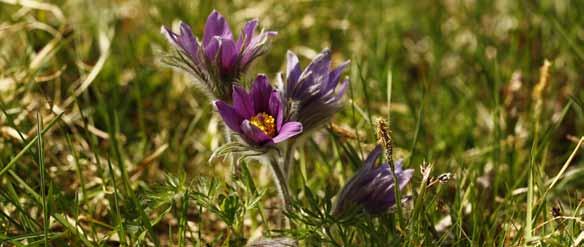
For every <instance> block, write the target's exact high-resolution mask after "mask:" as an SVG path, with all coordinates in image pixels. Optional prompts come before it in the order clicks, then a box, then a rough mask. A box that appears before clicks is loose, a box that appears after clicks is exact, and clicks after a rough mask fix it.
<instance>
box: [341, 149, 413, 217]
mask: <svg viewBox="0 0 584 247" xmlns="http://www.w3.org/2000/svg"><path fill="white" fill-rule="evenodd" d="M381 151H382V149H381V146H379V145H378V146H377V147H375V149H374V150H373V151H372V152H371V154H369V156H368V157H367V159H366V160H365V164H364V166H363V167H362V168H361V169H360V170H359V171H358V172H357V174H355V175H354V176H353V177H352V178H351V180H349V182H347V184H346V185H345V186H344V187H343V189H342V190H341V193H340V194H339V197H338V199H337V203H336V205H335V209H334V211H333V214H334V215H343V214H344V213H346V212H348V211H350V210H352V209H354V207H362V208H363V209H365V211H366V212H368V213H370V214H380V213H383V212H386V211H387V210H389V209H390V208H391V207H393V206H394V205H395V203H396V198H395V190H394V186H395V182H394V181H393V174H392V172H391V168H390V167H389V165H388V164H382V165H381V166H379V167H375V165H374V164H375V161H376V160H377V158H378V157H379V155H380V154H381ZM395 173H396V175H397V176H396V177H397V180H398V184H399V189H400V190H402V189H403V188H404V187H405V186H406V185H407V184H408V182H409V181H410V179H411V178H412V175H413V173H414V170H413V169H407V170H403V169H402V160H398V161H397V162H396V165H395Z"/></svg>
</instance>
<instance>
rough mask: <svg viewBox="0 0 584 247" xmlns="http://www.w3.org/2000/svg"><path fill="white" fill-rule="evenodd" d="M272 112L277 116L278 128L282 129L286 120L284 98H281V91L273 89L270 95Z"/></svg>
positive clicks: (272, 114) (278, 129) (271, 113)
mask: <svg viewBox="0 0 584 247" xmlns="http://www.w3.org/2000/svg"><path fill="white" fill-rule="evenodd" d="M269 107H270V112H269V114H270V115H271V116H274V117H276V130H277V131H280V128H281V127H282V122H283V121H284V105H283V104H282V99H281V98H280V92H278V91H276V90H273V91H272V94H271V95H270V103H269Z"/></svg>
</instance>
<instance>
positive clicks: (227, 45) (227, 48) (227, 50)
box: [221, 39, 237, 71]
mask: <svg viewBox="0 0 584 247" xmlns="http://www.w3.org/2000/svg"><path fill="white" fill-rule="evenodd" d="M236 58H237V51H236V48H235V43H233V40H230V39H224V40H222V42H221V66H222V68H223V69H224V70H227V71H229V70H230V69H231V68H232V67H233V65H234V64H235V62H236Z"/></svg>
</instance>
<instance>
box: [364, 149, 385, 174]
mask: <svg viewBox="0 0 584 247" xmlns="http://www.w3.org/2000/svg"><path fill="white" fill-rule="evenodd" d="M381 151H382V149H381V146H380V145H376V146H375V149H373V151H371V153H370V154H369V156H367V159H366V160H365V164H364V169H365V170H368V169H371V168H373V165H374V164H375V161H376V160H377V158H378V157H379V155H381Z"/></svg>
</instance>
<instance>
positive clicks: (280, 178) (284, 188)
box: [270, 157, 292, 225]
mask: <svg viewBox="0 0 584 247" xmlns="http://www.w3.org/2000/svg"><path fill="white" fill-rule="evenodd" d="M270 167H271V168H272V173H273V175H274V180H275V182H276V186H277V187H278V193H279V195H280V199H281V200H282V203H283V204H284V210H286V211H289V210H290V208H291V206H292V204H291V203H292V200H291V199H290V191H289V189H288V182H287V180H286V176H285V175H284V173H283V172H282V168H281V167H280V165H279V164H278V162H277V160H276V159H275V158H273V157H272V159H271V160H270ZM282 216H284V215H282ZM284 218H285V217H284ZM286 225H289V222H288V220H286Z"/></svg>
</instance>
